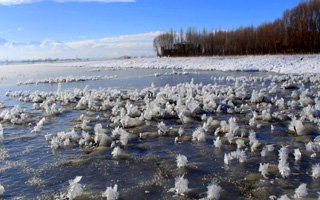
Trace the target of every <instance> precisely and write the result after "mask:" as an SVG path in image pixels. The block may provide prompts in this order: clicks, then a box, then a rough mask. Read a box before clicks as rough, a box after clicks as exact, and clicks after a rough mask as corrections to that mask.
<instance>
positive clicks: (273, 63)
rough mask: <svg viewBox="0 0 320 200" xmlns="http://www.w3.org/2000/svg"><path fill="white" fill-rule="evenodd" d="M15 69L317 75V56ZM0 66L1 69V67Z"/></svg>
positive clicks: (140, 61)
mask: <svg viewBox="0 0 320 200" xmlns="http://www.w3.org/2000/svg"><path fill="white" fill-rule="evenodd" d="M15 66H16V67H22V66H33V67H41V68H43V67H50V68H54V67H58V68H60V67H71V68H73V67H79V68H83V69H84V70H96V71H99V70H104V69H106V68H107V69H110V68H116V69H119V68H153V69H184V70H222V71H230V70H231V71H269V72H277V73H284V74H288V73H297V74H301V73H320V67H319V66H320V55H319V54H312V55H262V56H213V57H187V58H156V57H154V58H132V59H106V60H98V61H73V62H59V63H37V64H16V65H15ZM0 67H1V66H0Z"/></svg>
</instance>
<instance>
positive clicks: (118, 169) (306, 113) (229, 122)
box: [0, 66, 320, 199]
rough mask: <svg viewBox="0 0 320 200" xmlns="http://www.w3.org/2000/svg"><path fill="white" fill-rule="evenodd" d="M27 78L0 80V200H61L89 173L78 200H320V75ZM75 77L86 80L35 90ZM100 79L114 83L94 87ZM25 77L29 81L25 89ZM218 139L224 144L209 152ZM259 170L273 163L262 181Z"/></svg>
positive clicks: (12, 74) (83, 71)
mask: <svg viewBox="0 0 320 200" xmlns="http://www.w3.org/2000/svg"><path fill="white" fill-rule="evenodd" d="M30 71H31V70H30ZM30 71H28V70H27V69H24V68H21V69H20V70H16V69H15V70H13V69H9V68H6V70H4V72H3V74H1V76H2V78H1V87H0V93H1V97H0V102H1V103H3V104H4V106H5V107H4V108H1V110H0V113H2V114H1V116H0V118H1V124H2V126H3V132H4V133H3V140H2V142H1V143H0V173H1V176H0V184H2V185H3V186H4V188H5V192H4V198H5V199H7V198H9V199H10V198H17V197H21V198H24V199H35V198H40V199H46V198H47V199H50V198H65V197H66V196H67V193H68V189H69V180H73V179H74V178H75V177H76V176H82V179H81V180H80V182H79V183H81V185H82V186H83V194H82V195H81V196H80V197H78V198H83V199H88V198H92V199H101V198H102V193H103V192H105V191H106V188H107V187H113V186H114V185H115V184H117V186H118V192H119V198H120V199H173V198H175V199H200V198H206V197H208V199H210V197H212V198H213V197H215V195H216V194H215V193H214V192H213V193H211V196H210V195H208V193H207V190H208V188H207V187H208V186H209V185H211V187H210V188H211V189H212V188H219V187H221V188H222V191H219V189H217V191H218V192H219V193H220V194H219V195H220V198H221V199H246V198H255V199H268V198H269V197H270V196H275V197H278V198H279V197H280V196H282V195H285V194H287V195H288V196H289V197H291V198H293V197H294V195H295V193H296V189H297V188H298V187H299V186H300V185H301V184H303V183H305V184H306V187H307V191H308V195H307V198H310V199H315V198H318V194H317V192H319V191H320V184H319V178H317V177H316V173H317V167H313V166H316V164H317V163H319V151H320V147H319V138H317V139H315V138H316V137H317V136H318V135H319V130H318V126H319V120H318V117H319V116H320V115H319V112H320V102H319V100H318V97H319V84H320V82H319V78H318V77H315V76H312V75H308V76H293V75H292V76H287V75H279V74H274V73H267V72H221V71H181V70H176V71H175V72H173V71H172V70H160V69H131V68H130V69H121V70H120V69H104V70H102V71H100V70H98V71H96V70H88V68H82V67H66V68H63V67H61V66H60V68H58V69H49V68H46V69H41V68H37V69H34V70H33V71H32V72H30ZM70 75H72V76H73V77H88V80H83V81H72V82H67V81H60V82H62V83H60V84H58V83H55V82H54V83H51V84H49V83H46V81H42V82H43V83H38V84H36V82H37V80H49V79H50V78H57V77H60V78H61V77H62V79H63V78H65V77H69V76H70ZM97 76H99V77H106V76H108V77H109V76H110V77H111V76H112V77H116V78H113V79H94V80H89V79H90V77H91V78H94V77H97ZM28 80H34V83H32V84H31V83H30V82H29V83H30V84H28V85H23V84H22V85H21V84H18V83H19V82H20V83H21V82H24V81H28ZM55 80H61V79H55ZM56 82H59V81H56ZM66 82H67V83H66ZM281 98H283V99H281ZM54 104H55V106H53V105H54ZM241 105H242V106H241ZM14 106H19V107H14ZM308 106H309V107H308ZM6 113H7V115H5V114H6ZM8 113H9V114H8ZM8 116H9V117H8ZM43 118H44V120H43V122H41V120H42V119H43ZM294 118H296V121H294ZM40 122H41V123H40ZM300 122H301V123H302V125H301V123H300ZM97 124H101V125H102V127H99V125H97ZM290 124H291V125H290ZM35 127H37V129H35ZM117 127H119V128H117ZM271 127H273V128H271ZM290 127H291V128H290ZM122 128H123V130H122ZM290 129H291V130H290ZM72 130H74V131H73V132H72ZM253 131H254V132H255V134H254V133H253ZM68 134H69V135H68ZM254 135H255V136H254ZM218 138H219V139H220V140H221V146H220V145H218V143H217V145H214V144H216V143H215V141H217V140H219V139H218ZM310 142H311V143H310ZM219 146H220V148H218V147H219ZM272 147H273V148H272ZM238 148H239V150H237V149H238ZM115 149H116V150H119V151H116V150H115ZM296 149H299V151H300V152H301V160H299V159H297V160H295V151H296ZM278 151H281V152H283V153H278ZM232 152H233V153H232ZM179 154H180V156H181V155H183V156H185V157H186V158H187V161H185V160H184V159H183V158H181V157H180V158H179V159H180V161H179V167H178V166H177V162H176V160H177V156H178V155H179ZM279 154H281V156H279ZM296 154H298V153H296ZM115 155H116V156H115ZM262 155H263V156H262ZM280 157H281V158H280ZM181 159H182V160H181ZM260 163H261V164H268V166H267V165H264V167H261V171H264V173H263V175H261V173H260V172H259V167H260V166H261V165H260ZM286 167H289V171H288V170H287V168H286ZM263 168H264V169H263ZM313 168H315V170H313ZM318 170H319V169H318ZM287 173H288V175H287V176H286V174H287ZM182 176H183V179H182ZM184 179H186V180H187V181H188V184H187V186H188V187H187V188H186V186H185V184H184V183H186V182H184V181H183V180H184ZM179 181H180V182H179ZM179 183H180V186H181V187H180V188H177V187H178V186H179ZM175 185H177V187H175ZM170 191H171V192H170ZM299 191H300V190H298V193H299V194H300V193H301V194H304V193H303V191H302V192H299ZM207 195H208V196H207ZM219 195H218V196H219ZM216 197H217V196H216Z"/></svg>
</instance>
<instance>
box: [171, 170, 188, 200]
mask: <svg viewBox="0 0 320 200" xmlns="http://www.w3.org/2000/svg"><path fill="white" fill-rule="evenodd" d="M188 184H189V181H188V179H185V178H184V175H182V176H178V177H176V179H175V183H174V188H171V189H170V190H169V192H175V193H176V195H182V196H184V195H185V193H187V192H189V190H190V189H189V188H188Z"/></svg>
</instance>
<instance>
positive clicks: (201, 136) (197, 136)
mask: <svg viewBox="0 0 320 200" xmlns="http://www.w3.org/2000/svg"><path fill="white" fill-rule="evenodd" d="M192 140H193V141H198V142H204V141H205V140H206V134H205V131H204V129H203V128H202V127H198V128H196V130H195V131H194V132H193V133H192Z"/></svg>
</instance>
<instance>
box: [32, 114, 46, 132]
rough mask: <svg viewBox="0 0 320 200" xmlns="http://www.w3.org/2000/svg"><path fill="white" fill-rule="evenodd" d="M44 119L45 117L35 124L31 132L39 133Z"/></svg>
mask: <svg viewBox="0 0 320 200" xmlns="http://www.w3.org/2000/svg"><path fill="white" fill-rule="evenodd" d="M45 121H46V118H45V117H43V118H42V119H41V120H40V121H39V122H38V123H37V125H36V126H35V127H34V128H33V130H32V132H33V133H39V132H40V131H41V129H42V128H43V125H44V123H45Z"/></svg>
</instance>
